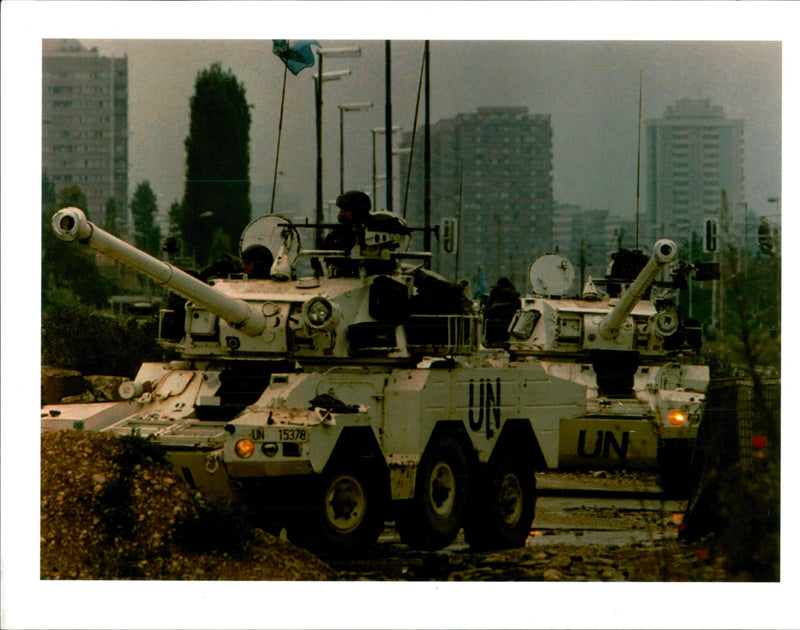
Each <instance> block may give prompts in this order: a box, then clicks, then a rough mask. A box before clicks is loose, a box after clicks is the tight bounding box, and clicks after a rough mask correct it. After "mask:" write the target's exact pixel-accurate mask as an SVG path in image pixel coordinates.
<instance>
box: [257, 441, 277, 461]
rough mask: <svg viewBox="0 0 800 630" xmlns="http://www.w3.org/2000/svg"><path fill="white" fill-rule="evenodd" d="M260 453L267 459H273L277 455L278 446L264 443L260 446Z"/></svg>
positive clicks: (272, 443) (273, 443)
mask: <svg viewBox="0 0 800 630" xmlns="http://www.w3.org/2000/svg"><path fill="white" fill-rule="evenodd" d="M261 452H262V453H264V455H266V456H267V457H275V456H276V455H277V454H278V445H277V444H276V443H275V442H264V443H263V444H262V445H261Z"/></svg>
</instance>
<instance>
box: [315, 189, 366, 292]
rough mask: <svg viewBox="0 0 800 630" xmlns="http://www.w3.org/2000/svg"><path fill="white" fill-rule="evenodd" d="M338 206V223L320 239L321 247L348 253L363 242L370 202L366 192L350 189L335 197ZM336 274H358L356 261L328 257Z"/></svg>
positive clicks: (327, 260) (346, 275) (342, 275)
mask: <svg viewBox="0 0 800 630" xmlns="http://www.w3.org/2000/svg"><path fill="white" fill-rule="evenodd" d="M336 206H337V207H338V208H339V216H338V217H337V219H338V221H339V225H337V226H336V227H335V228H333V229H332V230H331V231H330V232H329V233H328V235H327V236H326V237H325V239H324V240H323V241H322V249H335V250H342V251H344V252H345V254H349V253H350V250H351V249H353V247H354V246H356V245H363V244H364V226H365V224H366V222H367V220H368V218H369V211H370V210H371V209H372V202H371V201H370V200H369V197H368V196H367V195H366V193H363V192H361V191H359V190H350V191H348V192H346V193H343V194H341V195H339V196H338V197H337V198H336ZM325 262H326V263H328V264H329V265H331V266H332V268H333V270H334V272H335V274H336V275H338V276H341V277H349V276H358V263H357V262H356V261H353V260H343V259H341V258H328V259H326V261H325Z"/></svg>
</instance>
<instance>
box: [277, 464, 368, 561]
mask: <svg viewBox="0 0 800 630" xmlns="http://www.w3.org/2000/svg"><path fill="white" fill-rule="evenodd" d="M374 472H375V471H371V470H370V468H369V467H368V466H357V465H355V464H350V465H348V464H346V463H342V464H340V465H338V466H335V467H333V468H332V469H331V470H326V471H325V472H324V473H323V475H322V478H321V480H320V481H321V483H319V484H318V485H316V486H315V487H314V489H313V493H314V497H313V505H312V510H311V511H310V512H301V513H299V514H298V515H297V517H296V518H294V519H292V522H291V523H289V525H288V526H287V533H288V537H289V539H290V540H291V541H292V542H295V543H297V544H299V545H301V546H303V547H305V548H307V549H310V550H312V551H321V552H327V553H337V554H339V553H342V554H346V553H353V552H358V551H363V550H365V549H367V548H369V547H371V546H372V545H374V544H375V542H376V541H377V540H378V536H379V535H380V533H381V531H382V530H383V525H384V514H383V507H382V506H383V504H384V503H383V501H381V497H380V492H379V489H378V486H377V483H376V478H377V475H376V474H374Z"/></svg>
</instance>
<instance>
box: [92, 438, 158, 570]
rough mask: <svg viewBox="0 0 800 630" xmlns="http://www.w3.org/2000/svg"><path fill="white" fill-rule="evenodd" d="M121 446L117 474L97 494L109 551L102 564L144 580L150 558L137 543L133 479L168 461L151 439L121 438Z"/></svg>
mask: <svg viewBox="0 0 800 630" xmlns="http://www.w3.org/2000/svg"><path fill="white" fill-rule="evenodd" d="M122 445H123V449H122V451H121V452H120V453H119V455H118V456H117V457H116V458H115V463H116V464H117V467H116V472H115V474H114V475H113V476H112V477H111V478H110V479H108V480H107V481H106V482H105V483H104V484H103V485H102V487H101V488H100V492H99V493H98V494H97V499H96V501H97V506H96V512H97V513H98V514H99V518H100V527H101V529H102V536H103V538H104V539H105V540H106V545H107V547H108V549H109V553H107V554H105V556H104V557H103V558H102V559H101V562H102V563H103V564H105V565H106V571H109V570H111V571H113V574H114V575H116V576H118V577H121V578H129V579H130V578H137V577H141V575H142V570H141V563H142V560H144V559H145V558H146V555H147V548H146V545H144V546H143V545H141V544H137V542H136V538H137V525H138V523H139V516H138V512H137V509H136V506H135V487H134V476H135V474H136V471H137V470H138V469H141V468H143V467H148V466H152V464H154V463H155V464H164V465H166V463H167V458H166V455H165V453H164V450H163V449H162V448H161V447H160V446H159V445H158V444H156V443H155V441H154V440H153V439H152V436H150V437H148V438H142V437H141V436H138V435H130V436H126V437H124V438H122ZM109 565H111V566H109Z"/></svg>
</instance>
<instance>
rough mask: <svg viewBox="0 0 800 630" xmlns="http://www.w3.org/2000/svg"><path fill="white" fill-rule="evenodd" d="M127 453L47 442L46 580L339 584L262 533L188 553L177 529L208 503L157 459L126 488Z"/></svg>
mask: <svg viewBox="0 0 800 630" xmlns="http://www.w3.org/2000/svg"><path fill="white" fill-rule="evenodd" d="M124 453H125V448H124V445H123V443H122V441H121V440H120V439H119V438H116V437H114V436H110V435H104V434H101V433H91V432H85V433H84V432H78V431H50V432H43V433H42V468H41V476H42V491H41V492H42V495H41V541H40V544H41V564H40V577H41V579H44V580H49V579H88V580H96V579H126V578H127V579H145V580H154V579H155V580H159V579H164V580H324V579H331V578H334V579H335V578H336V577H337V575H336V572H335V571H333V569H331V568H330V567H329V566H328V565H326V564H325V563H323V562H322V561H320V560H319V559H317V558H316V557H315V556H313V555H312V554H311V553H309V552H308V551H306V550H304V549H299V548H297V547H295V546H294V545H292V544H290V543H289V542H287V541H285V540H281V539H279V538H276V537H274V536H271V535H270V534H267V533H264V532H262V531H261V530H255V532H253V538H252V540H250V541H248V542H246V543H245V544H243V545H242V547H241V548H240V549H236V550H230V551H225V550H222V551H221V550H217V551H216V552H213V553H199V552H191V551H187V550H185V549H184V548H182V547H181V546H180V545H179V544H177V543H176V542H175V540H174V538H175V528H176V524H177V523H179V522H180V521H181V519H182V518H183V517H186V516H189V515H191V514H193V513H194V512H195V511H196V506H197V505H198V504H199V505H202V500H201V499H200V497H199V496H198V495H197V493H196V492H194V491H193V490H192V489H191V488H190V487H189V486H188V484H186V483H185V482H184V480H183V479H181V478H179V477H177V476H176V475H174V473H173V471H172V469H171V468H169V466H168V465H166V464H162V463H157V462H154V461H152V460H147V459H145V460H144V461H143V462H139V463H133V466H132V469H133V474H132V475H130V479H131V482H132V483H131V484H130V486H128V487H127V488H126V487H125V486H123V485H122V484H121V481H120V479H121V477H120V474H119V473H120V470H121V469H122V468H123V467H124V466H125V465H126V463H125V460H124V459H123V460H122V464H121V463H120V459H121V458H123V456H124ZM125 496H129V497H130V498H131V500H130V502H126V501H123V500H121V498H122V497H125ZM128 506H130V507H131V508H132V510H130V511H129V510H127V507H128Z"/></svg>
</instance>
